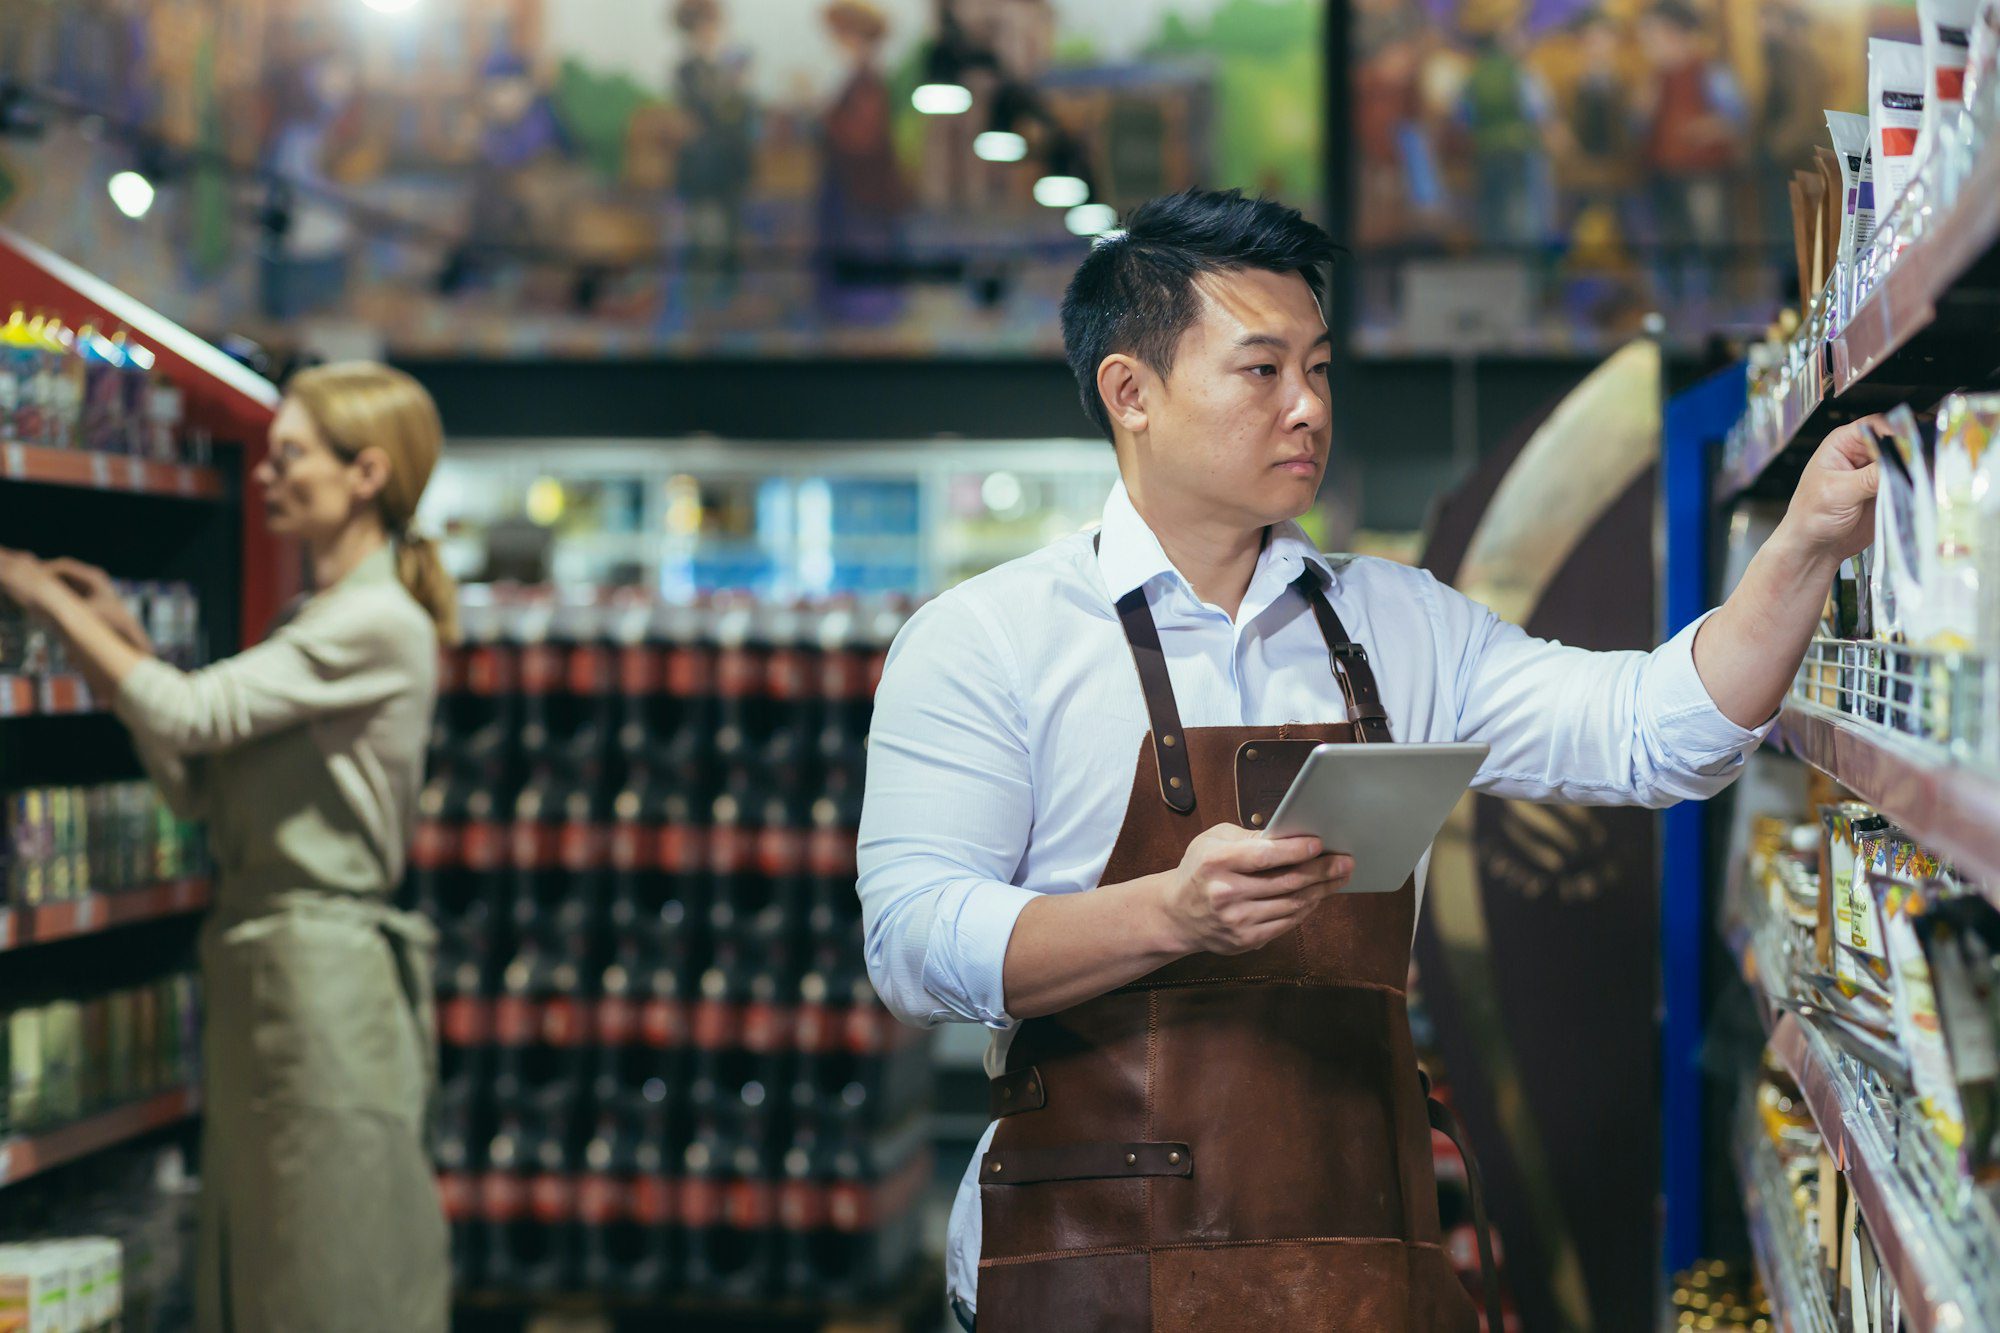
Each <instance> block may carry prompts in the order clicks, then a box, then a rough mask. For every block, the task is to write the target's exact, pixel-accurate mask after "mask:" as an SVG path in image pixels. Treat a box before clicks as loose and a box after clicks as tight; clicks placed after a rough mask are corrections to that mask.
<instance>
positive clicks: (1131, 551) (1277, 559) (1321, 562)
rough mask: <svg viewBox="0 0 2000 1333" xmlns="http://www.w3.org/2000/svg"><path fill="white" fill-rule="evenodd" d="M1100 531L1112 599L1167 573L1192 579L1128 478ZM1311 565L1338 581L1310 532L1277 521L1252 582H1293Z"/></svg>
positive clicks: (1116, 490)
mask: <svg viewBox="0 0 2000 1333" xmlns="http://www.w3.org/2000/svg"><path fill="white" fill-rule="evenodd" d="M1098 531H1099V534H1100V537H1099V542H1098V547H1097V566H1098V569H1099V570H1100V572H1102V574H1103V575H1104V590H1105V591H1106V592H1108V593H1109V594H1111V600H1112V601H1114V602H1115V601H1117V600H1118V599H1119V598H1121V597H1123V596H1124V595H1125V594H1126V593H1128V592H1130V591H1132V590H1133V589H1134V588H1140V587H1144V586H1145V585H1146V584H1147V583H1150V582H1151V581H1152V580H1153V579H1155V578H1158V577H1159V576H1161V575H1163V574H1165V575H1170V576H1171V577H1173V578H1176V579H1180V580H1181V581H1182V582H1183V583H1185V582H1186V581H1187V580H1186V578H1185V576H1183V575H1182V574H1181V572H1180V571H1179V570H1177V569H1175V568H1174V562H1173V561H1171V560H1169V559H1168V558H1167V553H1166V551H1164V550H1163V549H1161V547H1160V539H1159V538H1158V537H1155V536H1154V535H1153V530H1152V529H1151V528H1149V527H1147V526H1146V520H1145V519H1144V518H1142V517H1140V514H1139V510H1138V509H1137V507H1135V506H1134V505H1133V503H1132V496H1131V493H1130V492H1129V491H1127V490H1126V489H1125V480H1124V478H1122V477H1121V478H1119V479H1118V481H1116V482H1115V483H1113V484H1112V487H1111V494H1110V495H1109V496H1108V497H1106V499H1105V501H1104V521H1103V523H1102V525H1101V526H1100V527H1099V529H1098ZM1307 566H1311V567H1312V568H1313V569H1316V570H1318V571H1319V577H1320V581H1321V584H1322V586H1331V585H1332V584H1333V583H1334V582H1335V576H1334V570H1333V564H1332V562H1331V561H1329V560H1328V559H1327V558H1326V556H1325V555H1324V554H1322V553H1321V551H1320V549H1319V548H1318V547H1317V546H1315V545H1313V542H1312V539H1311V538H1309V537H1307V536H1306V534H1305V529H1303V528H1301V527H1300V526H1299V525H1298V524H1297V523H1296V522H1293V521H1291V520H1289V519H1288V520H1286V521H1285V522H1283V523H1274V524H1272V525H1271V528H1270V540H1268V541H1266V542H1265V543H1264V550H1263V552H1262V553H1261V554H1259V555H1258V557H1257V571H1256V573H1255V574H1253V575H1252V576H1251V583H1252V584H1253V585H1254V584H1255V583H1256V582H1257V581H1258V580H1259V579H1263V578H1267V577H1272V576H1276V577H1278V578H1281V579H1282V580H1283V581H1284V582H1286V583H1290V582H1291V581H1292V580H1293V579H1295V578H1297V577H1298V576H1299V571H1300V570H1302V569H1305V568H1306V567H1307Z"/></svg>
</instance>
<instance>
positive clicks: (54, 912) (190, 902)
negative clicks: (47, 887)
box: [0, 879, 209, 949]
mask: <svg viewBox="0 0 2000 1333" xmlns="http://www.w3.org/2000/svg"><path fill="white" fill-rule="evenodd" d="M208 902H209V886H208V881H207V880H201V879H184V880H176V881H173V882H171V883H166V884H154V885H151V886H150V887H147V888H143V889H130V890H127V891H125V892H122V893H93V894H89V895H86V896H85V897H82V898H79V899H77V900H76V901H75V902H67V903H48V904H46V905H44V906H41V907H22V908H16V909H14V910H13V911H10V912H6V913H0V949H25V948H28V947H29V946H31V945H36V944H50V943H53V942H54V941H56V940H67V939H74V938H76V937H77V936H79V935H95V934H97V933H99V932H101V931H106V930H116V929H117V928H118V927H120V926H132V925H137V924H139V923H140V922H142V921H158V920H160V919H162V918H165V917H173V916H185V915H187V914H188V913H190V912H199V911H203V910H205V909H206V908H207V907H208Z"/></svg>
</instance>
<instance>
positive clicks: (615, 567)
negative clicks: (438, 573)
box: [419, 439, 1117, 599]
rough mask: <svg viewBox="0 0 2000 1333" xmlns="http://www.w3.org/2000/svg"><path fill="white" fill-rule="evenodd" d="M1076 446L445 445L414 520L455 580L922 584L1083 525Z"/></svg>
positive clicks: (813, 589)
mask: <svg viewBox="0 0 2000 1333" xmlns="http://www.w3.org/2000/svg"><path fill="white" fill-rule="evenodd" d="M1116 476H1117V464H1116V460H1115V458H1114V457H1113V455H1112V452H1111V447H1110V446H1109V445H1107V444H1103V443H1099V442H1092V441H1087V440H1030V441H961V440H950V441H922V442H908V443H868V444H837V443H828V444H818V445H778V444H754V443H737V442H724V441H719V440H713V439H706V440H661V441H621V442H611V443H602V442H592V441H560V440H555V441H550V440H537V441H525V440H517V441H499V440H468V441H460V440H454V441H452V443H451V445H450V447H449V449H448V450H447V453H446V457H445V460H444V463H443V464H442V466H441V467H440V468H439V470H438V473H437V475H436V477H435V478H434V479H433V481H432V484H431V488H430V490H429V492H428V493H427V494H426V496H425V499H424V508H423V510H422V512H421V513H420V515H419V521H420V523H422V524H424V525H425V526H427V527H428V529H429V530H431V531H434V532H437V533H439V534H441V535H442V537H443V538H444V552H445V559H446V562H447V564H448V565H449V566H450V567H451V569H452V572H453V573H454V574H455V575H456V576H457V577H458V578H459V579H461V580H462V581H466V582H485V581H494V580H499V579H512V580H514V581H518V582H527V583H535V582H550V583H554V584H557V585H559V586H593V587H602V586H621V585H623V586H641V587H645V588H649V589H651V590H653V591H655V592H657V593H659V594H661V595H663V596H666V597H669V598H677V599H684V598H690V597H693V596H697V595H700V594H704V593H711V592H717V591H724V590H742V591H749V592H754V593H757V594H759V595H760V596H767V597H777V598H785V597H826V596H832V595H836V594H841V593H852V594H862V595H869V594H882V593H902V594H906V595H914V596H925V595H929V594H931V593H935V592H937V591H940V590H942V589H944V588H948V587H950V586H952V585H953V584H955V583H958V582H960V581H962V580H964V579H966V578H969V577H971V576H972V575H974V574H977V573H979V572H981V571H982V570H985V569H990V568H992V567H993V566H994V565H997V564H1001V563H1003V562H1005V561H1007V560H1010V559H1013V558H1014V557H1016V556H1020V555H1025V554H1027V553H1028V552H1030V551H1033V550H1035V549H1037V548H1038V547H1041V546H1043V545H1045V544H1047V543H1048V542H1050V541H1052V540H1054V539H1055V538H1057V537H1060V536H1063V535H1064V534H1065V533H1069V532H1075V531H1077V530H1079V529H1081V528H1082V527H1084V526H1086V525H1087V524H1089V523H1092V522H1095V521H1096V519H1097V516H1098V514H1099V512H1100V511H1101V510H1102V508H1103V504H1104V497H1105V494H1106V492H1107V491H1109V489H1110V487H1111V483H1112V481H1113V480H1114V479H1115V478H1116Z"/></svg>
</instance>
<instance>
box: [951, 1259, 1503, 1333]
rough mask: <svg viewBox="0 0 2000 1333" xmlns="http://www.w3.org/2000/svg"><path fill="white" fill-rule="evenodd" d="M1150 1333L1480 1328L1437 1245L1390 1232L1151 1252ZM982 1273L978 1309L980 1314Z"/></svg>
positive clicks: (1441, 1332)
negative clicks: (1388, 1236)
mask: <svg viewBox="0 0 2000 1333" xmlns="http://www.w3.org/2000/svg"><path fill="white" fill-rule="evenodd" d="M1152 1259H1153V1263H1152V1302H1153V1316H1154V1318H1153V1324H1152V1328H1153V1329H1154V1333H1270V1330H1272V1329H1280V1328H1281V1329H1284V1330H1286V1333H1348V1331H1349V1330H1353V1329H1397V1330H1399V1331H1401V1333H1478V1328H1479V1315H1478V1312H1477V1311H1476V1310H1474V1308H1473V1306H1472V1300H1471V1298H1470V1297H1469V1296H1467V1295H1466V1293H1465V1288H1464V1287H1463V1286H1462V1285H1461V1284H1460V1283H1459V1280H1458V1278H1457V1276H1456V1275H1454V1274H1453V1273H1452V1271H1451V1267H1450V1265H1449V1264H1448V1263H1447V1262H1446V1261H1445V1257H1444V1252H1443V1251H1442V1250H1441V1249H1439V1248H1438V1247H1437V1246H1434V1245H1408V1244H1405V1243H1404V1242H1402V1241H1398V1240H1368V1239H1356V1240H1297V1241H1258V1242H1249V1243H1243V1244H1235V1245H1230V1244H1223V1245H1214V1246H1166V1247H1162V1248H1161V1249H1158V1250H1156V1251H1154V1252H1153V1256H1152ZM985 1280H986V1273H985V1272H983V1271H982V1272H981V1273H980V1283H981V1286H980V1306H979V1310H980V1315H981V1317H982V1318H983V1317H984V1315H985V1313H986V1302H985Z"/></svg>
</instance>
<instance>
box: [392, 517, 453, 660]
mask: <svg viewBox="0 0 2000 1333" xmlns="http://www.w3.org/2000/svg"><path fill="white" fill-rule="evenodd" d="M396 577H397V578H399V579H401V580H402V581H403V586H404V587H405V588H407V589H409V590H410V596H412V597H414V598H416V599H417V605H418V606H421V607H423V608H424V610H426V611H428V612H430V615H431V619H432V620H433V621H435V622H436V623H437V632H438V641H439V642H441V643H445V644H454V643H457V642H458V584H457V582H456V581H455V580H454V579H453V578H452V577H451V575H450V574H448V573H446V572H445V568H444V561H443V560H442V559H440V558H439V557H438V548H437V543H436V542H434V541H432V540H431V539H430V538H429V537H420V536H418V535H417V534H415V533H413V532H412V533H404V534H403V535H402V536H400V537H398V538H396Z"/></svg>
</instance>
